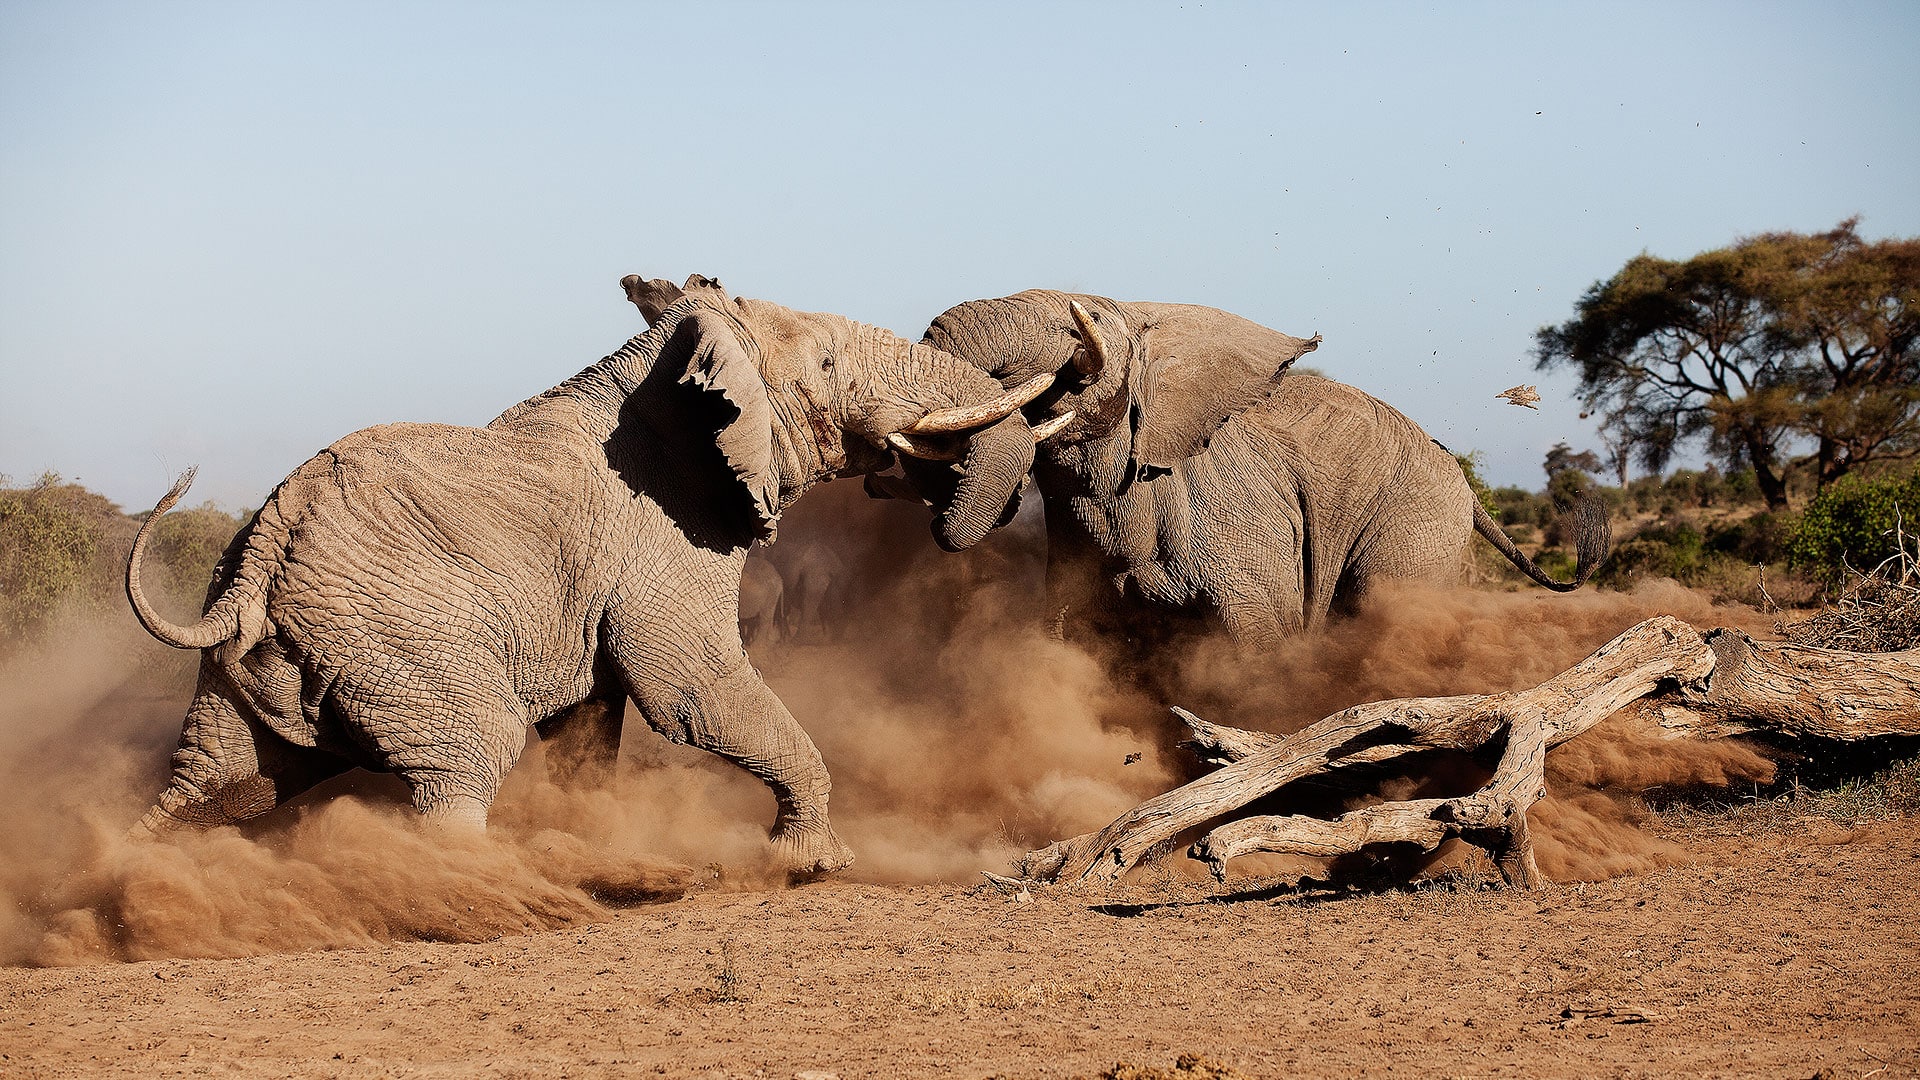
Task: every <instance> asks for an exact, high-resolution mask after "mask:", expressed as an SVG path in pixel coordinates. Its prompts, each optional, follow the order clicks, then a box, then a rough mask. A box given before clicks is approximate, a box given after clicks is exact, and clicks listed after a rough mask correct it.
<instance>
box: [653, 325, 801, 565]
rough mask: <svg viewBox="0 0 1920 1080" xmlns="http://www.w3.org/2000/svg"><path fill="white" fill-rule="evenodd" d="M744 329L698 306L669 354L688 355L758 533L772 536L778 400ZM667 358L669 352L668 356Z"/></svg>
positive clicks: (686, 379)
mask: <svg viewBox="0 0 1920 1080" xmlns="http://www.w3.org/2000/svg"><path fill="white" fill-rule="evenodd" d="M743 333H744V331H743V330H742V329H740V327H739V325H738V324H737V323H735V322H734V321H733V320H732V319H730V318H728V317H727V316H726V315H724V314H722V313H721V312H719V311H716V310H714V309H712V308H708V307H706V306H704V305H701V306H697V307H695V308H694V310H693V311H691V312H689V313H688V314H687V316H686V317H685V318H683V319H682V320H681V321H680V325H679V326H677V327H675V328H674V332H673V336H672V337H671V338H669V339H668V342H667V348H666V352H665V356H670V357H679V356H682V355H684V356H685V357H686V370H685V373H684V374H683V375H681V376H680V382H681V383H682V384H683V385H686V386H690V387H692V388H693V389H694V390H695V391H696V392H697V393H698V395H699V400H700V402H701V405H702V406H703V407H704V408H706V409H708V410H710V411H709V412H708V416H707V419H708V422H709V423H710V424H711V425H712V428H713V430H714V437H713V442H714V445H715V446H716V447H717V448H718V449H719V451H720V456H721V458H722V459H723V460H724V462H725V464H726V468H727V469H728V471H729V472H730V473H731V474H732V475H731V477H730V479H731V481H732V482H733V485H734V490H735V491H737V492H738V493H739V494H740V495H741V496H743V497H744V499H745V501H746V506H747V509H748V510H749V512H750V513H751V514H752V519H753V522H754V531H755V534H756V535H757V536H760V537H771V536H772V535H773V531H774V520H775V518H776V517H777V516H778V515H779V507H780V473H779V470H778V469H777V468H776V467H775V465H774V447H773V402H772V401H771V400H770V399H769V398H768V397H767V383H766V380H765V379H764V378H763V377H762V376H761V374H760V368H759V367H758V366H757V365H756V364H754V362H753V360H752V359H751V358H750V357H749V356H748V355H747V350H746V346H745V345H744V344H743V343H742V341H741V335H742V334H743ZM663 359H664V357H663Z"/></svg>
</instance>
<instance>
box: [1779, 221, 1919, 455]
mask: <svg viewBox="0 0 1920 1080" xmlns="http://www.w3.org/2000/svg"><path fill="white" fill-rule="evenodd" d="M1856 224H1858V219H1857V218H1856V219H1849V220H1847V221H1844V222H1841V224H1840V227H1839V228H1837V229H1835V230H1833V231H1832V232H1830V233H1822V234H1820V235H1817V236H1797V235H1795V234H1792V233H1778V234H1771V235H1768V236H1765V237H1761V238H1760V239H1761V240H1762V241H1765V242H1768V243H1770V244H1773V245H1775V246H1777V247H1778V248H1779V249H1780V250H1781V251H1782V253H1783V254H1784V256H1785V258H1784V259H1783V260H1781V261H1782V262H1783V263H1784V266H1782V267H1780V268H1779V269H1778V270H1777V271H1776V272H1774V273H1773V274H1771V275H1769V276H1768V277H1767V279H1766V281H1765V286H1766V292H1767V299H1768V303H1769V305H1770V307H1771V308H1772V311H1773V332H1774V333H1775V334H1777V335H1778V336H1779V337H1780V339H1781V340H1782V341H1783V342H1784V343H1786V344H1788V345H1790V346H1793V347H1797V348H1800V349H1802V350H1804V351H1805V353H1806V355H1807V361H1806V363H1805V364H1804V365H1803V370H1802V371H1801V372H1800V378H1801V383H1802V385H1801V397H1802V405H1803V411H1802V415H1801V419H1800V422H1799V424H1798V427H1799V429H1800V430H1801V432H1802V433H1804V434H1805V435H1806V436H1807V437H1809V438H1811V439H1812V440H1813V441H1814V443H1815V448H1814V466H1815V468H1816V470H1817V472H1816V476H1817V478H1818V481H1819V484H1820V486H1822V487H1825V486H1826V485H1827V484H1829V483H1831V482H1832V481H1834V480H1838V479H1839V478H1840V477H1842V476H1844V475H1846V474H1847V473H1849V472H1851V471H1853V470H1854V469H1856V468H1858V467H1859V466H1861V465H1864V464H1866V463H1867V462H1869V461H1875V460H1886V459H1895V458H1906V457H1912V456H1914V455H1915V454H1916V453H1920V349H1917V348H1916V341H1920V239H1908V240H1881V241H1877V242H1874V243H1867V242H1865V241H1863V240H1861V239H1860V237H1859V235H1858V233H1856V232H1855V231H1854V227H1855V225H1856Z"/></svg>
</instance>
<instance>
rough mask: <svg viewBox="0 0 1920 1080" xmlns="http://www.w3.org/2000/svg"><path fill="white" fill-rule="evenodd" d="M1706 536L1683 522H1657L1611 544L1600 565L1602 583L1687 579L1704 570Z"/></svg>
mask: <svg viewBox="0 0 1920 1080" xmlns="http://www.w3.org/2000/svg"><path fill="white" fill-rule="evenodd" d="M1707 563H1708V551H1707V539H1706V537H1705V536H1703V535H1701V533H1700V530H1699V529H1696V528H1694V527H1693V526H1692V525H1691V524H1689V523H1687V522H1685V521H1666V522H1657V523H1655V524H1654V525H1652V526H1651V527H1649V528H1646V529H1642V530H1641V531H1640V532H1639V534H1638V535H1636V536H1634V537H1632V538H1631V539H1628V540H1625V541H1622V542H1621V543H1619V544H1617V545H1615V546H1614V549H1613V556H1612V557H1611V558H1609V559H1608V560H1607V562H1606V565H1604V566H1602V567H1601V568H1600V573H1599V575H1598V580H1599V581H1600V582H1601V583H1602V584H1606V585H1613V586H1616V587H1617V586H1623V585H1626V584H1628V583H1629V582H1632V581H1634V580H1635V579H1637V578H1642V577H1669V578H1673V579H1674V580H1676V581H1680V582H1688V581H1690V580H1692V579H1693V578H1695V577H1696V576H1697V575H1699V574H1700V573H1701V572H1702V571H1704V570H1706V569H1707Z"/></svg>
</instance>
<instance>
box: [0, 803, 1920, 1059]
mask: <svg viewBox="0 0 1920 1080" xmlns="http://www.w3.org/2000/svg"><path fill="white" fill-rule="evenodd" d="M1646 827H1647V828H1651V829H1656V830H1661V833H1662V837H1663V839H1665V840H1666V841H1668V842H1670V843H1673V844H1675V845H1676V846H1678V847H1680V848H1681V849H1683V850H1684V851H1685V853H1686V855H1687V859H1686V860H1685V861H1684V862H1683V863H1682V864H1680V865H1675V866H1671V867H1667V868H1664V869H1660V870H1658V871H1655V872H1652V873H1649V874H1644V875H1639V876H1633V877H1624V878H1617V879H1614V880H1611V881H1607V882H1604V883H1599V884H1589V885H1576V886H1558V887H1554V888H1552V889H1549V890H1546V891H1544V892H1538V893H1513V892H1500V891H1491V890H1483V889H1479V888H1476V887H1473V886H1472V885H1471V884H1470V883H1467V882H1465V881H1462V880H1459V879H1449V880H1448V881H1447V882H1445V883H1443V884H1440V885H1436V886H1430V887H1428V888H1426V889H1424V890H1421V891H1415V892H1408V893H1389V894H1384V895H1348V896H1340V897H1334V896H1328V895H1324V894H1317V893H1295V892H1289V891H1286V890H1283V889H1279V888H1277V887H1276V883H1275V882H1273V881H1272V880H1270V879H1258V878H1248V879H1240V878H1236V879H1234V880H1232V881H1231V882H1229V884H1228V885H1227V886H1226V887H1225V888H1223V889H1218V890H1215V889H1211V888H1208V887H1205V886H1201V885H1196V884H1192V883H1187V882H1183V881H1177V880H1175V881H1164V882H1159V883H1147V884H1134V885H1128V886H1125V887H1122V888H1119V889H1116V890H1114V891H1112V892H1109V893H1101V894H1097V895H1079V894H1067V895H1060V894H1053V893H1047V892H1041V893H1038V894H1035V895H1034V898H1033V899H1031V900H1030V901H1027V902H1021V901H1018V900H1016V899H1014V898H1012V897H1008V896H1004V895H1002V894H999V893H997V892H994V891H992V890H986V889H976V888H971V887H966V888H962V887H957V886H953V885H915V886H885V885H873V884H860V883H846V882H839V883H831V884H825V885H816V886H808V887H806V888H802V889H798V890H793V891H783V892H773V893H760V892H716V891H707V890H702V891H697V892H695V893H693V894H691V895H689V896H688V897H687V898H686V899H684V900H681V901H678V902H675V903H669V904H662V905H656V906H650V907H644V908H637V909H633V910H630V911H624V912H618V913H614V914H611V915H610V916H608V917H607V918H605V919H604V920H601V921H598V922H596V923H593V924H591V925H585V926H576V927H573V928H568V929H561V930H552V931H542V932H539V933H533V934H527V935H514V936H509V937H505V938H502V939H500V940H497V941H491V942H482V943H473V944H434V943H410V944H403V945H396V946H390V947H378V948H369V949H345V950H339V951H332V952H310V953H299V954H282V955H273V956H263V957H257V958H253V959H246V960H225V961H220V960H184V959H182V960H165V961H157V962H148V963H136V964H116V965H107V966H95V967H85V968H66V969H54V970H38V971H36V970H27V969H19V968H14V969H4V970H0V1054H4V1055H5V1057H4V1058H0V1071H4V1072H6V1073H7V1074H8V1075H16V1076H35V1077H38V1076H47V1077H51V1076H70V1075H76V1074H87V1075H139V1076H174V1075H186V1074H203V1073H206V1072H215V1073H220V1074H223V1075H261V1076H269V1075H274V1076H278V1075H297V1074H313V1073H325V1074H327V1075H336V1076H349V1077H351V1076H428V1075H449V1074H459V1075H474V1074H479V1075H494V1076H531V1075H535V1074H538V1075H543V1076H551V1075H574V1076H598V1075H636V1074H647V1075H667V1076H715V1075H723V1076H756V1075H758V1076H769V1077H791V1076H795V1075H796V1074H798V1073H801V1072H808V1071H812V1072H827V1073H832V1074H835V1075H837V1076H839V1077H842V1078H852V1077H865V1076H958V1077H987V1076H1003V1077H1010V1078H1027V1077H1075V1076H1102V1075H1125V1074H1124V1073H1123V1072H1122V1071H1121V1070H1122V1069H1124V1068H1132V1069H1135V1070H1136V1072H1135V1073H1134V1075H1156V1074H1154V1073H1150V1072H1148V1071H1146V1070H1149V1069H1159V1070H1167V1072H1166V1073H1165V1074H1166V1075H1174V1076H1182V1075H1185V1074H1183V1073H1181V1072H1179V1071H1177V1070H1179V1069H1180V1068H1181V1066H1180V1065H1179V1064H1178V1062H1179V1060H1180V1059H1181V1057H1182V1055H1198V1056H1199V1057H1202V1058H1205V1059H1207V1061H1208V1062H1209V1067H1214V1066H1217V1067H1220V1068H1223V1069H1233V1070H1238V1071H1239V1072H1240V1073H1242V1074H1245V1075H1248V1076H1288V1075H1358V1074H1369V1075H1400V1074H1406V1075H1418V1076H1422V1077H1429V1076H1457V1075H1475V1076H1479V1075H1517V1076H1535V1077H1590V1076H1596V1075H1625V1076H1641V1075H1647V1076H1651V1075H1743V1076H1778V1077H1807V1076H1812V1075H1814V1074H1815V1073H1816V1072H1818V1071H1819V1070H1821V1069H1828V1070H1831V1072H1830V1075H1835V1076H1861V1075H1866V1074H1868V1073H1872V1074H1873V1075H1876V1076H1902V1075H1913V1074H1914V1072H1915V1070H1916V1067H1917V1066H1920V1054H1916V1052H1915V1047H1916V1046H1920V1021H1916V1019H1915V1018H1916V1017H1917V1016H1920V823H1916V821H1915V819H1911V818H1899V819H1892V820H1889V821H1883V822H1876V823H1868V824H1861V825H1856V826H1851V827H1846V826H1844V825H1842V826H1836V825H1835V823H1834V822H1833V821H1831V820H1829V819H1826V818H1814V819H1795V818H1786V819H1770V820H1768V821H1767V822H1766V823H1765V825H1764V828H1762V829H1760V830H1759V831H1753V830H1751V829H1747V828H1745V827H1743V826H1741V825H1740V824H1739V822H1738V819H1727V818H1725V817H1724V816H1722V817H1716V818H1713V819H1706V818H1698V817H1696V818H1694V819H1690V820H1689V821H1688V822H1687V823H1686V824H1685V825H1684V827H1670V826H1667V825H1665V824H1663V823H1662V822H1661V821H1653V822H1649V823H1647V825H1646ZM1842 829H1844V831H1845V833H1846V838H1845V842H1838V840H1839V835H1840V831H1841V830H1842ZM1875 1070H1884V1071H1880V1072H1875ZM1192 1071H1193V1068H1192V1067H1190V1068H1189V1072H1192ZM1194 1075H1204V1074H1199V1073H1197V1072H1196V1073H1194ZM1225 1075H1231V1074H1225Z"/></svg>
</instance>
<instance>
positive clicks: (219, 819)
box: [133, 688, 348, 836]
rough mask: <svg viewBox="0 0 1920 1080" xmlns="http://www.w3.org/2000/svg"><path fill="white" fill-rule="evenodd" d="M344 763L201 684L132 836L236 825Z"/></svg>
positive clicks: (341, 768)
mask: <svg viewBox="0 0 1920 1080" xmlns="http://www.w3.org/2000/svg"><path fill="white" fill-rule="evenodd" d="M347 768H348V763H347V762H346V761H344V760H342V759H341V758H338V757H336V756H334V755H332V754H329V753H327V752H325V751H323V750H315V749H313V748H310V747H305V746H295V745H294V744H292V743H290V742H288V741H286V740H285V739H284V738H282V737H281V736H280V735H279V733H277V732H275V731H274V730H273V729H272V728H270V727H268V726H267V725H266V724H264V723H261V722H260V721H259V720H258V719H257V718H255V717H253V716H252V715H251V714H249V713H248V712H247V711H246V710H245V709H244V708H243V707H242V706H241V705H240V704H239V703H238V702H236V701H234V700H233V699H232V698H231V697H228V696H227V695H226V694H223V693H219V692H217V691H214V690H208V689H204V688H203V689H202V690H201V691H200V692H199V693H197V694H196V695H195V696H194V700H193V704H192V705H190V706H188V708H187V717H186V720H185V722H184V723H183V724H182V725H181V732H180V745H179V748H178V749H176V750H175V751H174V753H173V775H172V778H171V779H170V781H169V782H168V784H167V787H166V790H164V791H162V792H161V793H160V797H159V798H158V799H157V800H155V802H154V805H153V807H152V808H151V809H149V810H148V811H147V812H146V814H145V815H144V816H142V817H141V819H140V821H139V822H138V823H137V824H136V825H135V826H134V828H133V835H134V836H157V835H160V834H163V833H167V832H172V831H174V830H176V829H180V828H185V827H195V828H209V827H212V826H216V825H233V824H238V823H239V822H242V821H245V820H247V819H249V818H254V817H258V816H260V815H261V814H264V813H266V812H267V811H269V810H272V809H273V808H274V807H276V806H279V805H280V804H281V803H284V802H286V801H287V800H288V799H291V798H293V797H294V796H296V795H298V794H300V793H301V792H303V791H306V790H307V789H308V788H311V787H312V786H313V785H315V784H317V783H319V782H321V781H322V780H326V779H328V778H329V777H333V776H337V775H339V774H340V773H342V772H345V771H346V770H347Z"/></svg>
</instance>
